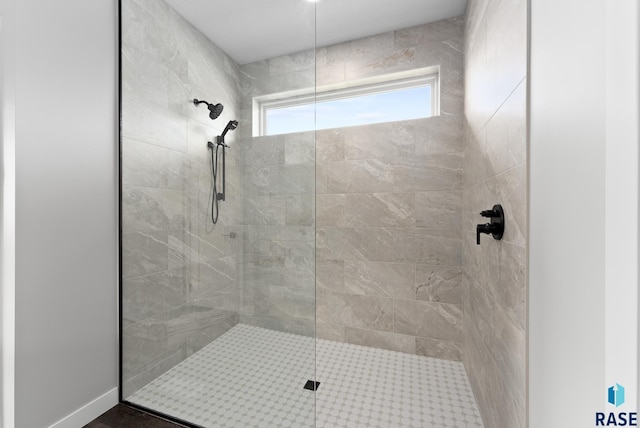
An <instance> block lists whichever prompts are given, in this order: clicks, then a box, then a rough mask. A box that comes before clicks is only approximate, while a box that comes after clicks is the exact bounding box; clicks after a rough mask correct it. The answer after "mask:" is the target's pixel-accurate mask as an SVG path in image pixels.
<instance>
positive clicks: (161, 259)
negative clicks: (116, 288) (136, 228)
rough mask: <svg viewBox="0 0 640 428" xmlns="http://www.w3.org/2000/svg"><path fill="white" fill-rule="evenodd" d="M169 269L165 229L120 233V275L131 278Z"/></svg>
mask: <svg viewBox="0 0 640 428" xmlns="http://www.w3.org/2000/svg"><path fill="white" fill-rule="evenodd" d="M167 269H169V242H168V233H167V231H157V232H134V233H123V234H122V276H123V278H133V277H137V276H142V275H148V274H150V273H156V272H162V271H166V270H167Z"/></svg>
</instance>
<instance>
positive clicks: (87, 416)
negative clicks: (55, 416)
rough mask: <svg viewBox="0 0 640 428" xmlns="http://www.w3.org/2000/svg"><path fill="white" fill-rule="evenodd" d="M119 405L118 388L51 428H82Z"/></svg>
mask: <svg viewBox="0 0 640 428" xmlns="http://www.w3.org/2000/svg"><path fill="white" fill-rule="evenodd" d="M116 404H118V388H113V389H112V390H111V391H108V392H106V393H105V394H102V395H101V396H100V397H98V398H96V399H95V400H93V401H91V402H89V403H87V404H85V405H84V406H82V407H80V408H79V409H78V410H76V411H75V412H73V413H71V414H70V415H68V416H66V417H64V418H62V419H60V420H59V421H58V422H56V423H55V424H53V425H51V426H50V427H49V428H80V427H83V426H85V425H86V424H88V423H89V422H91V421H92V420H94V419H95V418H97V417H98V416H100V415H101V414H103V413H104V412H106V411H107V410H109V409H110V408H112V407H113V406H115V405H116Z"/></svg>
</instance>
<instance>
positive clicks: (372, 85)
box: [253, 66, 440, 137]
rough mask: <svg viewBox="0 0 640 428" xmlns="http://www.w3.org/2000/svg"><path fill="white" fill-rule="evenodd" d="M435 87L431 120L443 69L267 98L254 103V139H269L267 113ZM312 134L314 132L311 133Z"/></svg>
mask: <svg viewBox="0 0 640 428" xmlns="http://www.w3.org/2000/svg"><path fill="white" fill-rule="evenodd" d="M425 86H429V87H431V116H439V115H440V67H438V66H436V67H427V68H422V69H416V70H411V71H408V72H401V73H393V74H388V75H384V76H378V77H374V78H368V79H361V80H356V81H350V82H345V83H342V84H337V85H326V86H322V87H318V88H316V91H314V88H308V89H302V90H298V91H289V92H280V93H277V94H270V95H263V96H259V97H255V98H254V99H253V136H254V137H258V136H265V135H267V134H266V128H267V123H266V115H267V111H268V110H270V109H274V108H286V107H295V106H300V105H308V104H314V103H317V102H322V101H332V100H340V99H346V98H353V97H357V96H360V95H370V94H380V93H385V92H393V91H397V90H402V89H413V88H420V87H425ZM310 131H311V130H310Z"/></svg>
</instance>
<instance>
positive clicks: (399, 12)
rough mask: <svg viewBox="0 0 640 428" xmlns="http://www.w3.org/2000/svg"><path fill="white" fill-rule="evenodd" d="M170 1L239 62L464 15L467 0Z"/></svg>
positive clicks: (248, 61) (179, 11) (271, 56)
mask: <svg viewBox="0 0 640 428" xmlns="http://www.w3.org/2000/svg"><path fill="white" fill-rule="evenodd" d="M167 2H168V3H169V4H170V5H171V6H172V7H173V8H174V9H175V10H176V11H177V12H178V13H180V15H182V16H183V17H184V18H186V19H187V20H188V21H190V22H191V23H192V24H193V25H194V26H195V27H196V28H198V29H199V30H200V31H202V32H203V33H204V34H205V35H206V36H207V37H208V38H209V39H211V40H212V41H213V42H214V43H215V44H216V45H218V46H219V47H220V48H221V49H222V50H224V51H225V52H226V53H227V54H229V55H230V56H231V57H232V58H233V59H234V60H235V61H236V62H238V63H239V64H247V63H250V62H254V61H259V60H262V59H266V58H273V57H276V56H280V55H285V54H289V53H293V52H299V51H302V50H305V49H310V48H313V47H314V45H315V46H327V45H331V44H335V43H340V42H344V41H347V40H353V39H358V38H361V37H367V36H372V35H374V34H380V33H384V32H387V31H392V30H397V29H400V28H407V27H412V26H414V25H419V24H424V23H427V22H433V21H438V20H440V19H445V18H450V17H453V16H457V15H462V14H463V13H464V10H465V7H466V3H467V0H318V1H317V2H313V1H310V0H167ZM314 21H315V22H316V23H317V35H316V34H315V33H314V31H313V29H314ZM316 36H317V41H316V39H315V37H316Z"/></svg>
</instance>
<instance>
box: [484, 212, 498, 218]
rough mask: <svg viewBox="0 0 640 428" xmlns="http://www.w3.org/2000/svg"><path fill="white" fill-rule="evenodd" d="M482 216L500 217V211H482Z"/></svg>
mask: <svg viewBox="0 0 640 428" xmlns="http://www.w3.org/2000/svg"><path fill="white" fill-rule="evenodd" d="M480 215H481V216H482V217H489V218H491V217H500V212H499V211H498V210H484V211H481V212H480Z"/></svg>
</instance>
